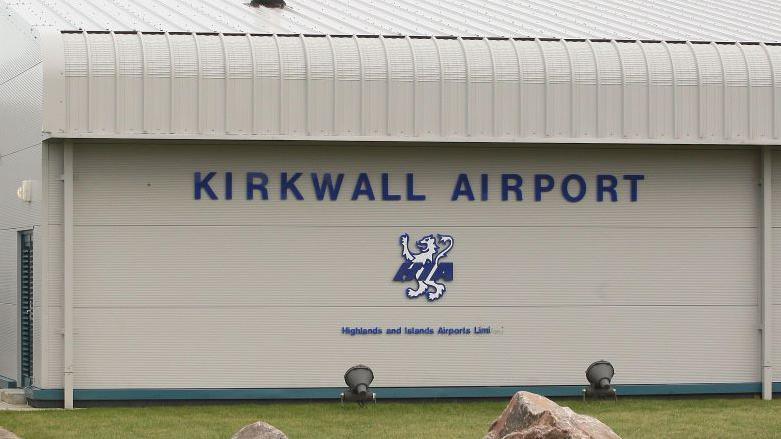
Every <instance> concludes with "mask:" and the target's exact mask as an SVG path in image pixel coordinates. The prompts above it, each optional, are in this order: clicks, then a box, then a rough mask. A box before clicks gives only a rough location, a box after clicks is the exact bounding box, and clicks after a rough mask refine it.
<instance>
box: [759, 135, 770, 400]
mask: <svg viewBox="0 0 781 439" xmlns="http://www.w3.org/2000/svg"><path fill="white" fill-rule="evenodd" d="M772 177H773V151H772V150H771V149H770V147H769V146H767V145H765V146H763V147H762V304H761V306H762V313H761V317H762V327H761V328H760V331H761V335H762V341H761V344H762V399H764V400H771V399H773V337H772V336H773V325H772V323H773V204H772V201H773V200H772V196H773V190H772V184H771V183H772Z"/></svg>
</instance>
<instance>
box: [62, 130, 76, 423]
mask: <svg viewBox="0 0 781 439" xmlns="http://www.w3.org/2000/svg"><path fill="white" fill-rule="evenodd" d="M63 164H64V166H63V176H62V177H63V182H64V190H63V213H64V215H63V228H64V239H63V244H64V245H63V247H64V248H63V249H64V254H63V265H64V266H63V268H64V270H63V271H64V276H63V281H64V287H65V288H64V290H65V291H64V297H63V313H64V318H63V322H64V328H63V335H64V338H63V360H64V364H63V377H62V383H63V393H64V394H63V399H64V406H65V408H66V409H72V408H73V142H71V141H70V140H68V141H66V142H65V148H64V161H63Z"/></svg>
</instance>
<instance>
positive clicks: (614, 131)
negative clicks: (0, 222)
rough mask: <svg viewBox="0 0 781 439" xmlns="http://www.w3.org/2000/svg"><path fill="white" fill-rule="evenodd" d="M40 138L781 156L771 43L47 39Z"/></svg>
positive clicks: (778, 70)
mask: <svg viewBox="0 0 781 439" xmlns="http://www.w3.org/2000/svg"><path fill="white" fill-rule="evenodd" d="M44 44H45V46H44V58H45V61H44V65H45V69H44V71H45V73H44V76H45V106H44V107H45V113H46V115H45V124H44V125H45V131H46V132H47V133H48V135H49V136H50V137H64V138H67V137H74V138H84V137H95V138H139V137H141V138H204V139H313V140H314V139H317V140H328V139H331V140H386V141H434V142H453V141H458V142H462V141H490V142H535V143H537V142H568V143H569V142H580V143H594V142H599V143H687V144H688V143H705V144H734V143H737V144H781V46H777V45H770V44H761V43H758V44H739V43H738V44H734V43H728V44H727V43H724V44H719V43H707V44H699V43H693V42H681V43H671V42H640V41H631V42H624V41H606V40H577V41H569V40H541V39H521V40H518V39H501V38H498V39H488V38H450V37H443V38H432V37H421V38H412V37H358V36H347V37H337V36H302V35H297V36H282V35H267V36H260V35H249V34H191V33H185V34H179V33H176V34H174V33H163V32H160V33H113V32H102V33H86V32H78V33H59V32H53V33H47V36H46V37H45V43H44Z"/></svg>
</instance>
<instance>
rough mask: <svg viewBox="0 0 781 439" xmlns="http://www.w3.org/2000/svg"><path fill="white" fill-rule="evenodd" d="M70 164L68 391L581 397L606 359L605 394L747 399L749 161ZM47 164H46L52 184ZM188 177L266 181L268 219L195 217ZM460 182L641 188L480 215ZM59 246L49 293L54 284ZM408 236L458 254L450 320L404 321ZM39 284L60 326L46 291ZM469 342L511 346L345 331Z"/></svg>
mask: <svg viewBox="0 0 781 439" xmlns="http://www.w3.org/2000/svg"><path fill="white" fill-rule="evenodd" d="M75 148H76V154H75V182H76V186H75V248H74V251H75V285H74V287H75V288H74V289H75V292H76V297H75V307H76V323H75V332H76V352H75V361H76V371H77V372H76V387H77V388H150V387H166V388H186V387H323V386H329V387H330V386H339V385H341V384H342V383H341V374H342V373H343V371H344V369H345V368H346V367H347V366H349V365H351V364H353V363H355V362H367V363H369V364H371V365H372V366H373V367H374V368H375V370H376V371H377V382H376V384H377V385H378V386H424V385H425V386H453V385H466V386H474V385H519V384H529V385H531V384H579V383H581V382H582V381H583V377H582V373H583V368H584V366H585V365H587V364H588V362H590V361H593V360H595V359H599V358H603V357H604V358H608V359H610V360H611V361H613V362H614V364H616V367H617V369H618V370H619V371H620V373H619V374H618V375H617V377H616V381H617V382H619V383H722V382H724V383H727V382H756V381H758V380H759V365H758V361H759V360H758V359H759V337H758V334H757V331H756V328H757V325H758V316H759V310H758V305H757V300H758V291H759V265H758V252H759V233H758V230H757V226H758V179H757V175H758V154H757V152H756V151H755V150H748V149H741V150H738V149H701V148H691V147H681V146H676V147H671V148H670V149H660V148H643V147H626V148H607V147H603V148H589V149H586V148H582V147H560V148H551V147H534V146H526V147H499V146H475V145H467V146H444V145H443V146H426V147H422V146H420V145H414V146H412V145H410V146H400V145H393V146H378V145H375V146H372V147H369V146H367V145H355V146H347V145H344V144H342V145H339V146H336V145H333V146H328V147H323V146H305V145H293V144H286V145H284V146H283V145H276V146H270V145H244V146H241V145H238V144H235V143H221V144H211V145H209V144H186V145H170V144H169V145H153V144H148V143H143V144H140V143H133V144H122V143H120V144H76V146H75ZM60 157H61V153H59V152H54V153H52V154H51V155H50V158H51V160H52V161H51V163H52V166H51V168H55V169H56V168H57V167H58V166H61V165H58V164H57V163H58V162H57V161H58V160H59V158H60ZM197 170H203V171H207V170H213V171H219V172H224V171H233V172H234V173H235V175H236V178H237V180H236V181H237V182H240V181H241V178H240V176H241V175H243V173H244V172H247V171H264V172H267V173H268V174H269V175H270V176H271V177H272V183H271V184H270V185H269V190H270V191H271V194H272V200H270V201H266V202H261V201H257V200H256V201H247V200H246V199H242V198H243V197H242V196H241V194H242V190H241V186H240V185H239V186H237V189H234V190H235V191H236V192H235V193H236V196H235V199H234V200H231V201H227V200H219V201H211V200H200V201H197V200H194V199H193V194H192V190H193V172H194V171H197ZM282 171H289V172H304V173H305V174H306V173H308V172H310V171H311V172H327V171H330V172H346V173H347V176H346V180H345V188H344V189H343V190H344V191H347V192H349V191H350V190H351V189H352V188H351V184H354V183H351V181H353V182H354V180H351V178H354V177H355V176H356V174H357V172H359V171H363V172H368V173H369V174H370V175H372V176H375V177H377V178H379V173H381V172H383V171H387V172H390V173H391V175H393V176H403V175H404V173H406V172H414V173H415V176H416V183H415V186H416V188H420V190H421V191H423V192H426V193H427V195H428V196H429V199H428V200H427V201H425V202H423V203H414V202H404V201H401V202H370V201H349V199H347V200H342V201H336V202H327V201H326V202H317V201H313V198H312V196H311V186H309V185H307V184H300V185H299V186H300V188H301V189H302V192H303V193H304V195H305V197H306V198H307V199H306V200H305V201H296V200H288V201H284V202H283V201H274V200H278V197H276V196H275V191H277V192H276V193H278V191H279V187H278V185H275V184H274V178H275V177H274V176H278V175H279V173H280V172H282ZM52 172H54V173H52ZM52 172H50V176H53V175H55V174H56V171H52ZM460 172H468V173H470V174H472V175H477V174H479V173H483V172H484V173H489V174H491V175H494V176H495V175H496V174H497V173H501V172H518V173H521V174H523V175H532V174H534V173H550V174H552V175H554V176H556V177H558V178H560V177H561V176H562V175H564V174H567V173H580V174H583V175H584V176H585V177H586V178H587V180H588V179H591V178H592V177H593V176H594V175H595V174H597V173H604V172H613V173H642V174H645V176H646V180H645V181H643V182H642V184H641V186H640V195H639V197H640V198H639V200H638V202H636V203H629V202H626V201H623V202H618V203H597V202H596V201H595V200H594V198H593V192H590V193H589V195H588V196H587V199H586V200H584V201H583V202H581V203H576V204H570V203H567V202H565V201H563V200H562V199H561V197H560V196H556V194H553V193H552V194H553V195H552V196H551V197H550V198H547V199H545V200H544V201H543V202H539V203H535V202H534V201H532V200H529V199H526V200H525V201H523V202H505V203H503V202H501V201H498V200H497V198H496V192H495V190H497V188H494V189H492V191H494V192H492V196H491V197H492V198H491V200H489V201H486V202H468V201H465V200H462V201H457V202H451V201H449V197H450V194H451V191H452V189H453V183H454V181H455V180H454V179H455V176H456V175H457V174H458V173H460ZM219 181H220V179H219V178H217V179H215V184H214V187H215V190H216V191H217V192H218V193H221V192H222V186H221V185H220V183H219ZM302 181H303V180H302ZM491 183H492V185H498V181H497V180H496V179H494V180H492V182H491ZM58 184H59V183H58ZM54 186H56V184H55V185H54ZM492 187H493V186H492ZM57 190H58V189H56V188H55V187H52V190H51V191H50V195H51V198H50V202H51V203H52V204H51V208H50V212H52V213H53V216H52V219H51V222H53V223H56V222H57V221H58V220H57V218H58V216H57V215H58V214H55V213H54V212H56V211H57V209H58V205H57V203H58V202H60V201H58V198H57V195H56V194H57ZM375 190H379V189H377V188H375ZM626 190H627V188H626V187H623V188H622V189H621V196H622V197H625V196H627V193H626ZM624 200H625V198H624ZM56 230H57V228H56V227H52V231H51V236H52V246H51V251H52V252H53V253H52V255H51V259H50V260H51V261H52V266H51V268H50V270H52V271H51V273H56V272H57V270H61V266H58V265H57V264H61V255H59V254H58V253H57V252H58V251H60V250H59V249H58V247H57V245H54V244H55V243H57V242H59V243H61V237H58V236H57V232H56ZM403 232H407V233H410V235H411V237H413V238H416V237H420V236H422V235H423V234H425V233H432V232H433V233H449V234H452V235H453V236H454V237H455V238H456V247H454V251H453V253H452V255H451V256H449V258H450V259H451V261H452V262H453V263H454V267H455V271H456V279H455V280H454V281H453V282H451V283H450V284H449V285H448V292H447V294H446V297H445V299H444V300H442V301H440V302H438V303H426V302H425V301H410V300H409V299H406V298H405V297H404V286H405V285H403V284H399V283H393V282H391V278H392V277H393V274H394V273H395V270H396V269H397V268H398V264H399V263H400V262H401V258H400V255H399V246H398V237H399V235H400V234H401V233H403ZM56 278H57V276H56V275H53V277H52V279H56ZM49 285H50V287H51V288H52V302H51V304H52V305H53V306H57V303H55V302H54V301H55V299H54V298H55V297H60V296H61V286H60V285H58V284H57V281H56V280H53V282H52V283H50V284H49ZM58 291H59V292H58ZM58 315H59V311H53V312H52V313H51V316H52V318H54V319H57V318H59V317H57V316H58ZM480 323H483V324H490V325H493V326H494V327H495V328H499V327H501V328H503V331H504V334H503V335H494V336H490V337H487V338H480V337H471V338H459V337H451V338H447V337H444V338H441V337H431V338H425V337H424V338H415V337H409V336H407V337H405V336H401V337H399V338H393V337H382V338H361V337H352V338H351V337H349V336H343V335H341V334H340V332H339V330H340V328H341V326H343V325H355V326H358V325H372V326H373V325H375V324H377V325H383V326H384V325H387V326H398V325H408V326H412V325H426V326H428V325H435V326H438V325H459V326H460V325H462V324H480ZM55 325H56V323H55V322H53V325H52V326H55ZM50 337H52V341H51V346H52V347H51V352H52V353H53V356H52V361H53V363H50V364H52V366H51V369H50V375H49V382H48V385H49V386H50V387H58V386H60V385H61V376H62V375H61V371H62V369H61V358H58V357H57V353H58V352H60V351H59V349H61V347H60V346H59V345H58V344H59V343H60V342H59V340H61V337H60V336H59V334H56V333H55V332H54V331H52V332H51V333H50ZM58 367H59V368H58ZM226 371H229V372H226ZM476 371H479V373H476Z"/></svg>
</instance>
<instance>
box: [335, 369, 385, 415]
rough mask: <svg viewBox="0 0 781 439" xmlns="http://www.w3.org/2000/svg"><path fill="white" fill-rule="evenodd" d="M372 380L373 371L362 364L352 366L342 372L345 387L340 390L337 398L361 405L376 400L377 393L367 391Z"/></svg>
mask: <svg viewBox="0 0 781 439" xmlns="http://www.w3.org/2000/svg"><path fill="white" fill-rule="evenodd" d="M372 381H374V372H372V370H371V369H370V368H369V366H365V365H363V364H359V365H357V366H353V367H351V368H349V369H347V372H345V373H344V382H345V383H346V384H347V389H346V390H345V391H344V392H342V394H341V395H340V397H339V399H340V400H341V401H342V403H344V402H345V401H348V402H357V403H358V404H360V405H361V406H362V405H364V404H366V403H367V402H369V401H375V402H376V401H377V395H376V394H374V393H373V392H370V391H369V385H370V384H371V383H372Z"/></svg>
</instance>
